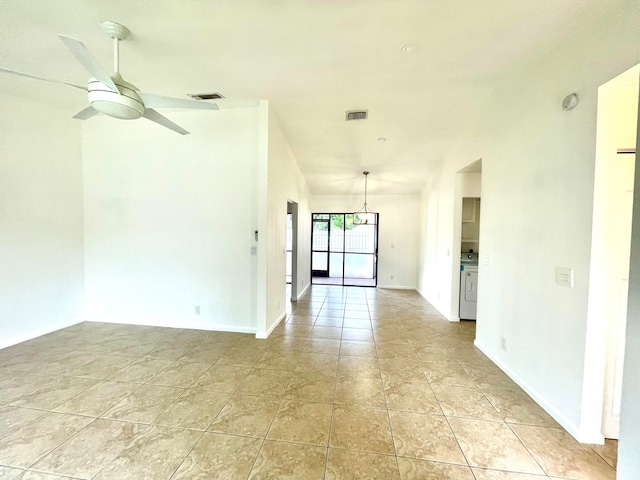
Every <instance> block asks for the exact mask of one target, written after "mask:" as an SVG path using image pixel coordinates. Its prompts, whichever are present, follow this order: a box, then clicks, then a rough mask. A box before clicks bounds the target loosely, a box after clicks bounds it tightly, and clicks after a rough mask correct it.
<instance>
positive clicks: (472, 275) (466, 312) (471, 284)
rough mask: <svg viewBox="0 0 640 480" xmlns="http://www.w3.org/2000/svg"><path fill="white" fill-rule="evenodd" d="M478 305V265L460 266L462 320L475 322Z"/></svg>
mask: <svg viewBox="0 0 640 480" xmlns="http://www.w3.org/2000/svg"><path fill="white" fill-rule="evenodd" d="M477 305H478V264H477V261H476V262H475V265H473V264H468V263H462V264H461V265H460V313H459V314H458V317H460V320H475V319H476V310H477Z"/></svg>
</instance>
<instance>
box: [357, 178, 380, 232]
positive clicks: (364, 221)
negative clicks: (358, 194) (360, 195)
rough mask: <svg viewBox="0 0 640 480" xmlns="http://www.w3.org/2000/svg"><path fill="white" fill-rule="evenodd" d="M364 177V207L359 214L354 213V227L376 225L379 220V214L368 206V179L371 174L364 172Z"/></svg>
mask: <svg viewBox="0 0 640 480" xmlns="http://www.w3.org/2000/svg"><path fill="white" fill-rule="evenodd" d="M362 174H363V175H364V205H363V206H362V208H361V209H360V210H358V211H357V212H353V224H354V225H375V224H376V223H377V220H378V214H377V213H375V212H372V211H371V210H369V207H368V206H367V178H368V175H369V172H367V171H365V172H362Z"/></svg>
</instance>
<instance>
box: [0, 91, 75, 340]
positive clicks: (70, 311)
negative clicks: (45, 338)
mask: <svg viewBox="0 0 640 480" xmlns="http://www.w3.org/2000/svg"><path fill="white" fill-rule="evenodd" d="M0 104H1V105H2V111H3V115H0V138H2V141H1V142H0V231H1V233H0V272H2V273H1V274H0V299H1V300H0V348H2V347H5V346H8V345H12V344H15V343H19V342H21V341H24V340H27V339H29V338H33V337H36V336H39V335H42V334H44V333H47V332H50V331H53V330H57V329H59V328H63V327H65V326H68V325H71V324H74V323H77V322H79V321H81V320H82V308H83V260H82V256H83V246H82V161H81V154H80V124H79V122H76V121H74V120H71V119H69V118H68V112H65V111H63V110H62V109H60V108H55V107H54V106H50V105H47V104H46V103H42V102H36V101H32V100H27V99H24V98H17V97H10V96H7V95H2V96H0Z"/></svg>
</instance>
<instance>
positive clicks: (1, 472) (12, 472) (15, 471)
mask: <svg viewBox="0 0 640 480" xmlns="http://www.w3.org/2000/svg"><path fill="white" fill-rule="evenodd" d="M23 471H24V470H21V469H19V468H11V467H2V466H0V480H10V479H14V478H16V477H17V476H18V475H20V474H21V473H22V472H23Z"/></svg>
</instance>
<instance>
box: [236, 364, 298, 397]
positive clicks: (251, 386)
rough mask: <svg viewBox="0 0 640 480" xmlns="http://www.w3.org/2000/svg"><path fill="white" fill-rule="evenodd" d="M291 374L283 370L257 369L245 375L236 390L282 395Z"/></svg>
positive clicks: (247, 393) (239, 391)
mask: <svg viewBox="0 0 640 480" xmlns="http://www.w3.org/2000/svg"><path fill="white" fill-rule="evenodd" d="M291 375H292V373H291V372H284V371H281V370H257V369H255V370H252V371H251V373H249V375H247V376H246V377H245V379H244V380H243V381H242V383H241V384H240V386H239V387H238V389H237V390H236V392H237V393H241V394H243V395H266V396H273V395H282V394H284V391H285V389H286V388H287V385H288V384H289V380H290V379H291Z"/></svg>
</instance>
